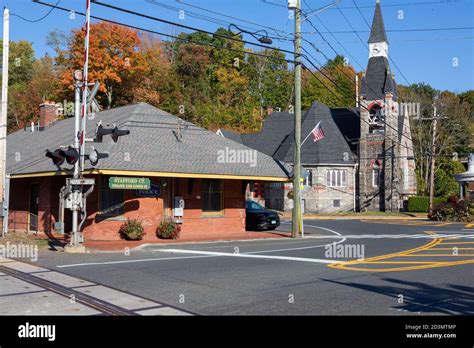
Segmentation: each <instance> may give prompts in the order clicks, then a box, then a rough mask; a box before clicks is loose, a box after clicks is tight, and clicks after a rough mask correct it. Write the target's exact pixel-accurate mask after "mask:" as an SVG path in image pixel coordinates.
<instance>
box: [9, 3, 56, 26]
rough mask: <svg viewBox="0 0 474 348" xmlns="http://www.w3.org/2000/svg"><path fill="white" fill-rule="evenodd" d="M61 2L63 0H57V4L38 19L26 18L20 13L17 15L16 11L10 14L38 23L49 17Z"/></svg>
mask: <svg viewBox="0 0 474 348" xmlns="http://www.w3.org/2000/svg"><path fill="white" fill-rule="evenodd" d="M33 1H34V2H36V0H33ZM60 2H61V0H58V1H57V2H56V4H55V5H54V6H53V7H52V8H51V9H50V10H49V11H48V12H47V13H46V14H45V15H44V16H43V17H41V18H38V19H28V18H25V17H22V16H20V15H17V14H16V13H11V14H10V16H13V17H18V18H20V19H22V20H24V21H26V22H30V23H38V22H41V21H42V20H43V19H45V18H46V17H48V16H49V15H50V14H51V12H53V11H54V9H55V8H56V7H57V6H58V5H59V3H60Z"/></svg>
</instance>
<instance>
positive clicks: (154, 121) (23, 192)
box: [7, 103, 288, 240]
mask: <svg viewBox="0 0 474 348" xmlns="http://www.w3.org/2000/svg"><path fill="white" fill-rule="evenodd" d="M55 108H56V106H55V105H54V104H48V103H45V104H42V105H41V107H40V114H41V117H40V125H39V126H40V127H39V130H38V129H34V130H33V131H32V130H31V129H30V128H26V129H24V130H19V131H17V132H15V133H12V134H10V135H9V136H8V139H7V142H8V154H7V156H8V157H7V173H10V175H11V184H10V215H9V216H10V218H9V228H10V229H15V230H26V231H42V232H53V231H55V222H57V221H58V219H59V216H60V215H61V214H62V211H61V209H60V204H59V193H60V191H61V188H62V187H63V186H64V185H65V180H66V178H68V177H71V174H72V171H71V169H72V168H71V167H72V166H70V165H68V164H67V163H65V164H64V165H62V166H61V168H58V167H56V166H55V165H54V164H53V162H52V161H51V160H50V159H49V158H47V157H45V150H46V149H56V148H58V147H60V146H64V145H69V144H71V143H72V142H73V130H74V119H73V118H67V119H65V120H61V121H57V118H56V116H55V115H56V110H55ZM99 120H101V121H102V122H103V124H104V125H106V124H112V123H114V124H116V125H117V126H118V127H119V128H121V129H128V130H130V134H129V135H127V136H124V137H121V138H120V139H119V141H118V142H117V143H114V142H113V141H112V139H111V138H110V137H104V139H103V142H102V143H93V144H92V143H91V144H89V143H88V144H87V150H88V151H86V153H88V152H89V145H93V146H94V147H95V148H96V149H97V150H98V151H99V152H108V153H109V157H108V158H104V159H101V160H100V161H99V163H98V164H97V165H96V166H94V167H93V166H92V165H91V164H90V163H89V161H86V171H85V174H86V176H87V177H90V178H95V181H96V185H95V188H94V191H93V192H92V194H91V195H90V196H89V198H88V199H87V214H86V219H85V222H84V225H83V232H84V235H85V239H95V240H115V239H118V238H119V234H118V230H119V228H120V226H121V225H122V224H123V222H124V221H125V220H126V219H127V218H139V219H140V220H141V221H142V223H143V226H144V227H145V231H146V236H145V239H156V236H155V229H156V227H157V226H158V224H159V223H160V221H161V220H162V219H163V218H164V217H173V218H174V217H177V216H176V214H177V211H179V209H177V208H180V205H182V204H184V209H183V211H182V212H179V216H178V218H179V219H180V220H181V221H182V234H183V236H186V235H189V234H193V236H199V234H200V233H215V235H216V238H219V233H220V232H222V231H238V232H239V231H245V189H246V187H247V184H248V182H250V181H259V182H286V181H288V171H287V169H285V167H284V166H282V165H281V164H280V163H278V162H277V161H275V160H274V159H273V158H272V157H270V156H268V155H266V154H263V153H260V152H257V151H255V150H254V149H251V148H248V147H246V146H244V145H241V144H238V143H236V142H234V141H232V140H229V139H225V138H222V137H220V136H217V135H216V134H215V133H213V132H210V131H208V130H206V129H203V128H200V127H197V126H195V125H194V124H191V123H186V122H184V121H183V120H181V119H179V118H178V117H176V116H173V115H171V114H168V113H166V112H164V111H162V110H160V109H157V108H155V107H152V106H151V105H148V104H145V103H140V104H135V105H129V106H124V107H119V108H115V109H111V110H107V111H102V112H99V113H96V114H95V117H94V119H93V120H88V122H87V133H86V136H87V137H90V138H93V137H94V133H95V129H96V123H97V121H99ZM236 154H237V155H240V157H239V156H236ZM112 177H120V178H124V177H133V178H146V179H150V181H151V188H150V190H145V191H144V190H126V189H114V188H111V187H110V179H111V178H112ZM64 226H65V231H66V232H68V231H70V229H71V212H70V210H68V209H65V210H64Z"/></svg>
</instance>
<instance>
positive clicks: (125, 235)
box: [119, 219, 145, 240]
mask: <svg viewBox="0 0 474 348" xmlns="http://www.w3.org/2000/svg"><path fill="white" fill-rule="evenodd" d="M119 233H120V236H121V237H122V239H125V240H142V239H143V236H144V235H145V231H144V229H143V226H142V223H141V221H140V220H138V219H132V220H130V219H127V221H126V222H124V223H123V225H122V226H121V227H120V230H119Z"/></svg>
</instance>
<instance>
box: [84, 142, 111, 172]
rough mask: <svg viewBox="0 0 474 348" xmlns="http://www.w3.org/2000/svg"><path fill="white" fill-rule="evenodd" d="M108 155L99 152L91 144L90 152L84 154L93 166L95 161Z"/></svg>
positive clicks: (95, 163) (97, 161)
mask: <svg viewBox="0 0 474 348" xmlns="http://www.w3.org/2000/svg"><path fill="white" fill-rule="evenodd" d="M107 157H109V154H108V153H100V152H99V151H97V150H96V149H94V147H93V146H91V153H90V154H88V155H86V158H87V159H88V160H89V161H90V162H91V165H92V166H93V167H95V166H96V165H97V163H99V160H100V159H102V158H107Z"/></svg>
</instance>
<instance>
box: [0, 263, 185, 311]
mask: <svg viewBox="0 0 474 348" xmlns="http://www.w3.org/2000/svg"><path fill="white" fill-rule="evenodd" d="M0 315H131V316H134V315H180V316H181V315H192V314H191V313H188V312H186V311H182V310H179V309H177V308H175V307H174V306H172V305H168V304H164V303H161V302H156V301H152V300H149V299H146V298H143V297H140V296H137V295H133V294H129V293H127V292H124V291H119V290H116V289H113V288H111V287H108V286H103V285H101V284H98V283H94V282H89V281H86V280H83V279H80V278H76V277H72V276H69V275H66V274H63V273H60V272H56V271H52V270H50V269H46V268H43V267H39V266H35V265H33V264H29V263H24V262H20V261H15V260H12V259H8V258H0Z"/></svg>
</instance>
